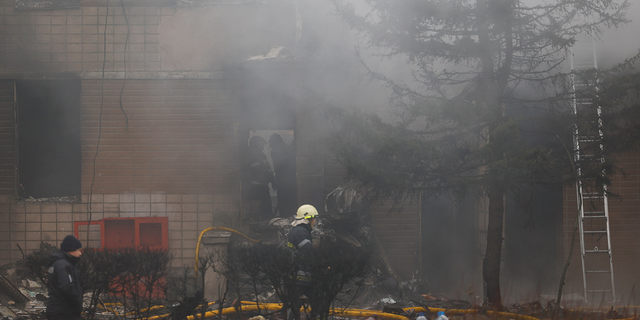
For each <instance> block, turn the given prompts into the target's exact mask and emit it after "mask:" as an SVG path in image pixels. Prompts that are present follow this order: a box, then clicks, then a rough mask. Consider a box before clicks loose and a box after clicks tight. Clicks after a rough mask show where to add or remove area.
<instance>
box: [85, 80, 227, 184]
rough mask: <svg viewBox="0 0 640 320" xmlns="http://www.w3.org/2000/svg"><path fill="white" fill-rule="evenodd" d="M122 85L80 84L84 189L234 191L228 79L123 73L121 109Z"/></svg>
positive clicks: (89, 81)
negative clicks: (136, 77) (131, 77)
mask: <svg viewBox="0 0 640 320" xmlns="http://www.w3.org/2000/svg"><path fill="white" fill-rule="evenodd" d="M122 85H123V81H116V80H114V81H108V82H105V85H104V86H102V85H101V81H100V80H86V81H83V83H82V95H83V96H82V104H83V115H82V123H83V125H82V163H83V171H82V177H83V178H82V187H83V189H82V193H83V194H88V193H90V192H91V191H92V190H91V189H90V187H91V185H92V183H93V191H92V192H93V193H122V192H133V193H150V192H152V191H153V192H162V193H202V191H205V190H206V191H207V192H214V193H222V194H230V193H235V192H237V191H238V188H239V184H238V183H239V182H238V179H237V177H238V170H239V165H238V151H237V150H238V149H237V147H238V146H237V142H236V140H237V139H236V137H235V136H234V132H235V129H236V126H237V121H238V120H237V119H236V116H235V115H234V113H233V112H234V110H236V109H237V108H236V107H237V105H238V99H239V98H238V95H234V93H235V91H234V89H233V84H232V83H224V82H222V81H205V80H128V81H127V82H126V83H125V84H124V90H123V91H122V103H123V105H122V109H121V108H120V104H119V94H120V89H121V88H122ZM227 89H228V91H227ZM103 90H104V91H103ZM101 101H103V102H101ZM101 109H102V121H101V122H100V121H99V119H100V110H101ZM127 119H128V127H127ZM98 135H100V141H99V148H98V153H97V158H96V160H95V181H93V177H94V172H93V170H94V166H93V161H94V157H95V156H96V146H97V145H98Z"/></svg>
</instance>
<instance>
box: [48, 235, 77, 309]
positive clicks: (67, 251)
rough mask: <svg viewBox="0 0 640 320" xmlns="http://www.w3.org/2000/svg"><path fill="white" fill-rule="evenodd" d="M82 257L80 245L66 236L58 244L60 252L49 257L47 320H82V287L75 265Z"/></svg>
mask: <svg viewBox="0 0 640 320" xmlns="http://www.w3.org/2000/svg"><path fill="white" fill-rule="evenodd" d="M80 256H82V243H81V242H80V240H78V239H77V238H76V237H74V236H72V235H68V236H66V237H65V238H64V240H62V243H61V244H60V251H59V252H54V253H52V254H51V255H50V256H49V275H48V281H47V289H48V290H49V301H48V302H47V319H49V320H63V319H64V320H74V319H82V318H81V317H80V314H81V313H82V286H81V284H80V281H79V279H78V269H77V268H76V263H78V261H79V260H80Z"/></svg>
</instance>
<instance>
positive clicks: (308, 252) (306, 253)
mask: <svg viewBox="0 0 640 320" xmlns="http://www.w3.org/2000/svg"><path fill="white" fill-rule="evenodd" d="M287 246H289V247H290V248H292V249H294V250H295V259H296V261H297V263H298V275H297V279H298V285H299V286H303V287H309V286H311V273H310V272H309V270H310V268H309V265H310V263H312V262H311V259H313V256H312V253H313V249H314V248H315V247H314V246H313V243H312V242H311V226H310V225H309V224H299V225H297V226H295V227H293V228H292V229H291V231H289V236H288V237H287ZM303 292H305V293H306V291H305V290H303Z"/></svg>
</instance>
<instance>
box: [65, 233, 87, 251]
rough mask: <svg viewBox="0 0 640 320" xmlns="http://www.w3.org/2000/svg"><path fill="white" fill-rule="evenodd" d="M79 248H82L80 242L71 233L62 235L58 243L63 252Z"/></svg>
mask: <svg viewBox="0 0 640 320" xmlns="http://www.w3.org/2000/svg"><path fill="white" fill-rule="evenodd" d="M80 248H82V243H81V242H80V240H78V238H76V237H74V236H72V235H68V236H66V237H64V240H62V243H61V244H60V250H62V251H64V252H71V251H76V250H78V249H80Z"/></svg>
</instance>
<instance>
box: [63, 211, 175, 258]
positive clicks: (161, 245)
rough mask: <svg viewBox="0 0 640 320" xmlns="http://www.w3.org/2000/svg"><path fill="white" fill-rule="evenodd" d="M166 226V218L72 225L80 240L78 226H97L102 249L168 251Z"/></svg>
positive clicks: (101, 221) (108, 220)
mask: <svg viewBox="0 0 640 320" xmlns="http://www.w3.org/2000/svg"><path fill="white" fill-rule="evenodd" d="M168 224H169V219H168V218H167V217H139V218H104V219H100V220H97V221H91V222H89V221H76V222H74V223H73V229H74V233H75V235H76V237H77V238H78V239H80V237H79V233H80V232H79V229H80V226H89V225H91V226H94V225H98V226H99V227H100V248H102V249H119V248H136V249H143V248H145V249H151V250H169V237H168V234H169V227H168ZM87 229H88V228H87ZM80 240H84V239H80Z"/></svg>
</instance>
